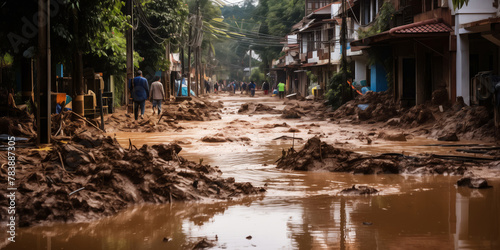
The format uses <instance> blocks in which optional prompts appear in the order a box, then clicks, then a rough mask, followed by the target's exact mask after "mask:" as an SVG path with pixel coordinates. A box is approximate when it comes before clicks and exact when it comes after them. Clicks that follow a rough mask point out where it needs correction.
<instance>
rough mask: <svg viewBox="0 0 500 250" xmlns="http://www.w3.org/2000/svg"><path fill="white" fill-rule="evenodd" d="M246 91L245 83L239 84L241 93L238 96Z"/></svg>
mask: <svg viewBox="0 0 500 250" xmlns="http://www.w3.org/2000/svg"><path fill="white" fill-rule="evenodd" d="M246 90H247V84H246V83H245V82H243V83H242V84H241V93H240V94H243V92H245V91H246Z"/></svg>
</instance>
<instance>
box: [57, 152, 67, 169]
mask: <svg viewBox="0 0 500 250" xmlns="http://www.w3.org/2000/svg"><path fill="white" fill-rule="evenodd" d="M56 151H57V154H58V155H59V160H60V161H61V167H62V169H63V170H64V172H66V168H65V167H64V162H63V158H62V156H61V152H59V150H56Z"/></svg>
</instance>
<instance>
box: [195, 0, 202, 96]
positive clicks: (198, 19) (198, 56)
mask: <svg viewBox="0 0 500 250" xmlns="http://www.w3.org/2000/svg"><path fill="white" fill-rule="evenodd" d="M195 33H196V39H195V40H196V44H195V48H196V52H195V55H196V58H195V62H196V95H197V96H200V92H202V91H200V88H202V87H201V86H200V84H201V71H200V65H201V41H199V40H198V39H200V33H201V17H200V0H196V30H195ZM198 43H200V44H198Z"/></svg>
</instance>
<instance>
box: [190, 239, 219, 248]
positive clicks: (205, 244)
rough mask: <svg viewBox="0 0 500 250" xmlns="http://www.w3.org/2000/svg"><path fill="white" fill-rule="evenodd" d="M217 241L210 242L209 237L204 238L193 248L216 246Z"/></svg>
mask: <svg viewBox="0 0 500 250" xmlns="http://www.w3.org/2000/svg"><path fill="white" fill-rule="evenodd" d="M214 246H215V243H212V242H210V241H209V240H208V239H206V238H205V239H202V240H200V241H199V242H198V243H196V245H195V246H194V247H193V249H205V248H211V247H214Z"/></svg>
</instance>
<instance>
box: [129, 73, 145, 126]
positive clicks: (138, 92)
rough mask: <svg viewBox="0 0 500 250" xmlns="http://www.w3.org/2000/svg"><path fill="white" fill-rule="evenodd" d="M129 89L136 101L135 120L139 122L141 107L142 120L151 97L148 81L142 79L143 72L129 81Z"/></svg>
mask: <svg viewBox="0 0 500 250" xmlns="http://www.w3.org/2000/svg"><path fill="white" fill-rule="evenodd" d="M128 89H129V90H130V94H131V95H132V99H133V100H134V118H135V120H136V121H137V118H138V116H139V107H140V108H141V119H143V118H144V109H145V108H146V100H147V99H148V97H149V91H148V90H149V85H148V80H146V78H144V77H142V71H140V70H139V71H137V76H136V77H135V78H134V79H131V80H130V81H129V83H128Z"/></svg>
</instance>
